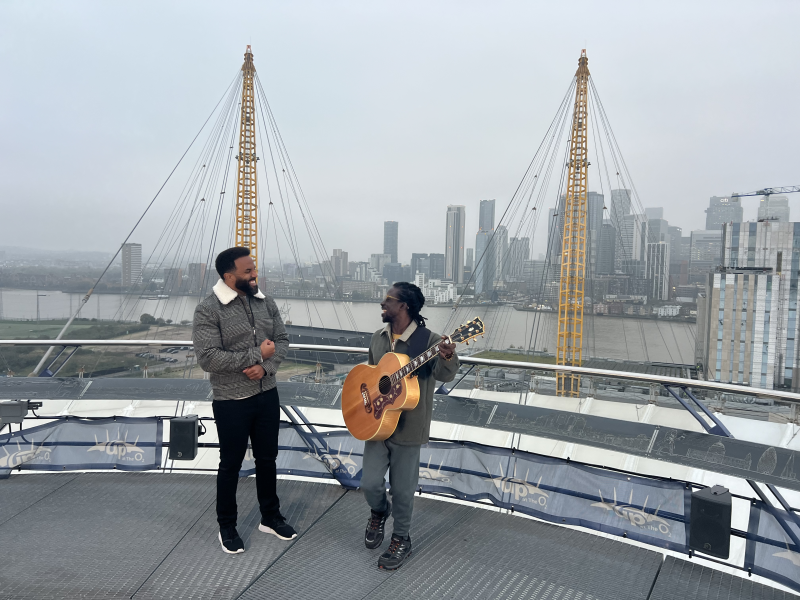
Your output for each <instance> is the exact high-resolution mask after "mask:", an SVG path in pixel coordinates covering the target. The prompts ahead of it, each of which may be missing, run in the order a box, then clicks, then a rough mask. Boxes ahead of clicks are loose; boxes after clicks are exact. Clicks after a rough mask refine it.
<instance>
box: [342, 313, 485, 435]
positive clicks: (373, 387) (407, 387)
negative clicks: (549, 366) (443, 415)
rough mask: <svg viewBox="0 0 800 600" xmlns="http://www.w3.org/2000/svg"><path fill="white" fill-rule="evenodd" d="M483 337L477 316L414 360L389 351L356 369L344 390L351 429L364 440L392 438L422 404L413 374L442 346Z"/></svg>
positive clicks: (437, 352) (432, 357)
mask: <svg viewBox="0 0 800 600" xmlns="http://www.w3.org/2000/svg"><path fill="white" fill-rule="evenodd" d="M483 334H484V328H483V321H481V319H480V317H476V318H475V319H473V320H472V321H470V322H469V323H467V324H466V325H462V326H461V327H459V328H458V329H456V330H455V331H454V332H453V334H452V335H450V336H449V337H448V338H446V339H445V340H442V341H441V342H439V343H438V344H434V345H433V346H431V347H430V348H428V349H427V350H426V351H425V352H423V353H422V354H420V355H419V356H417V357H416V358H414V359H413V360H412V359H410V358H409V357H408V356H406V355H405V354H399V353H397V352H387V353H386V354H384V355H383V357H382V358H381V360H380V361H379V362H378V364H377V365H356V366H355V367H353V370H352V371H350V373H349V374H348V375H347V378H346V379H345V380H344V386H343V387H342V415H343V416H344V422H345V425H347V429H349V430H350V433H351V434H353V437H355V438H356V439H359V440H364V441H366V440H373V441H381V440H385V439H387V438H388V437H390V436H391V435H392V434H393V433H394V430H395V429H396V428H397V422H398V421H399V420H400V415H401V414H402V413H403V411H405V410H413V409H414V408H416V407H417V403H418V402H419V382H418V381H417V378H416V377H413V376H412V377H409V375H411V374H412V373H413V372H414V371H416V370H417V369H419V368H420V367H421V366H422V365H424V364H425V363H427V362H428V361H429V360H433V359H434V358H435V357H436V356H438V355H439V346H440V345H441V344H442V343H444V342H447V343H451V344H452V343H455V344H460V343H466V344H467V345H469V340H471V339H473V338H475V337H477V336H479V335H483Z"/></svg>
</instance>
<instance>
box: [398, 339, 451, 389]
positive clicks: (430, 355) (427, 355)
mask: <svg viewBox="0 0 800 600" xmlns="http://www.w3.org/2000/svg"><path fill="white" fill-rule="evenodd" d="M448 341H449V340H448ZM441 345H442V342H439V343H438V344H434V345H433V346H431V347H430V348H428V349H427V350H425V352H423V353H422V354H420V355H419V356H417V357H416V358H414V359H412V360H411V361H410V362H409V363H408V364H407V365H406V366H405V367H402V368H401V369H399V370H397V371H395V372H394V373H392V374H391V375H390V376H389V377H390V379H391V380H392V383H397V382H398V381H400V380H401V379H403V378H404V377H407V376H408V375H410V374H411V373H413V372H414V371H416V370H417V369H419V368H420V367H421V366H422V365H424V364H425V363H426V362H428V361H430V360H433V359H434V358H436V356H437V355H438V354H439V346H441Z"/></svg>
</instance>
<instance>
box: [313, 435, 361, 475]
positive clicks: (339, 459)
mask: <svg viewBox="0 0 800 600" xmlns="http://www.w3.org/2000/svg"><path fill="white" fill-rule="evenodd" d="M325 450H326V452H323V453H322V454H315V453H314V452H307V453H306V454H304V455H303V459H304V460H305V459H307V458H313V459H315V460H318V461H320V462H321V463H323V464H324V465H325V466H326V467H327V468H328V469H329V470H330V471H331V472H332V473H337V472H338V473H342V474H345V473H346V474H348V475H350V476H351V477H352V476H353V475H355V474H356V472H357V471H358V464H357V463H356V461H354V460H353V458H352V457H353V450H352V449H351V450H350V452H349V453H348V454H342V444H341V442H340V443H339V449H338V450H336V451H331V448H330V446H328V445H327V442H326V444H325Z"/></svg>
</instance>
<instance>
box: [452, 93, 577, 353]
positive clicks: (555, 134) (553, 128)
mask: <svg viewBox="0 0 800 600" xmlns="http://www.w3.org/2000/svg"><path fill="white" fill-rule="evenodd" d="M573 85H574V82H573V83H571V84H570V89H568V90H567V93H566V94H565V95H564V97H563V99H562V101H561V102H560V105H559V108H558V111H557V112H556V115H555V116H554V117H553V119H552V121H551V123H550V126H549V127H548V130H547V133H546V135H545V136H544V138H543V139H542V141H541V142H540V144H539V147H538V149H537V151H536V153H535V154H534V156H533V158H532V159H531V161H530V163H529V165H528V167H527V169H526V171H525V173H524V175H523V177H522V180H521V181H520V183H519V184H518V186H517V188H516V190H515V192H514V194H513V195H512V198H511V200H510V201H509V203H508V205H507V206H506V209H505V211H504V212H503V215H502V216H501V218H500V220H499V221H498V224H497V225H498V226H499V225H503V226H505V227H507V229H509V230H512V231H513V232H514V233H515V234H516V235H519V234H520V232H522V231H524V229H523V228H524V227H525V225H524V223H525V222H526V219H527V218H528V217H527V214H528V212H534V211H533V210H531V211H527V210H526V207H527V206H530V199H531V198H532V197H533V194H535V193H536V192H539V194H538V196H536V200H535V203H534V207H533V208H535V209H536V211H535V212H536V214H535V216H533V217H531V219H532V222H533V226H534V229H535V223H536V222H538V219H539V215H540V214H541V212H542V211H541V208H542V198H543V195H542V194H541V192H540V190H542V189H544V188H543V186H542V184H543V179H545V178H544V177H543V174H544V173H546V172H548V173H549V171H547V165H548V162H551V157H552V151H551V149H552V147H553V145H555V144H558V143H560V136H559V132H560V129H561V124H562V122H563V121H564V119H565V115H566V108H567V106H568V101H569V97H570V95H571V89H572V87H573ZM544 187H545V188H546V185H545V186H544ZM517 217H518V218H519V222H517V225H516V227H514V226H513V225H512V220H514V219H516V218H517ZM496 236H497V227H495V231H494V232H493V234H492V236H491V238H490V240H489V242H488V244H487V251H486V252H483V253H482V254H481V255H479V256H476V257H475V264H474V266H473V270H472V273H471V275H470V278H469V279H468V281H467V282H466V283H465V287H464V290H467V289H468V288H469V286H470V285H471V284H473V285H474V284H475V282H476V276H477V274H479V273H483V269H487V270H488V271H489V276H490V277H489V278H491V279H492V280H493V279H494V275H495V274H496V273H495V271H496V270H497V265H496V262H497V259H498V256H497V255H496V254H495V253H494V248H495V244H496V242H497V239H496ZM508 252H510V249H509V250H508V251H507V252H506V254H505V255H503V256H500V257H499V258H500V260H501V261H503V260H507V257H508ZM490 259H491V261H492V262H493V263H495V264H489V262H490ZM486 295H488V294H486ZM462 296H463V294H462ZM461 301H462V298H461V297H459V298H458V299H457V301H456V305H455V306H454V310H453V311H451V314H450V317H449V319H448V321H447V323H446V325H445V329H447V330H449V329H450V328H451V327H452V325H453V324H454V323H455V322H456V321H457V320H463V319H464V318H465V317H467V316H468V314H469V313H471V312H472V310H473V309H469V308H466V307H461V306H460V304H461ZM506 310H507V309H506ZM509 314H510V313H508V312H506V313H503V311H502V310H500V311H493V310H490V311H487V313H486V315H484V319H485V320H487V321H488V322H487V330H488V331H489V332H490V336H492V332H495V333H494V334H493V335H494V337H490V338H489V340H488V341H487V345H491V341H492V340H493V339H500V338H499V337H497V336H498V334H497V331H498V330H500V331H502V330H504V329H505V327H504V325H503V322H504V321H507V319H508V315H509ZM493 320H496V321H497V322H496V323H492V321H493Z"/></svg>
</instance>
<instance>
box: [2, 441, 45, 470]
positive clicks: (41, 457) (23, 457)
mask: <svg viewBox="0 0 800 600" xmlns="http://www.w3.org/2000/svg"><path fill="white" fill-rule="evenodd" d="M3 453H4V456H0V469H14V468H16V467H18V466H20V465H21V464H23V463H26V462H30V461H32V460H33V459H34V458H35V459H36V460H37V461H39V462H49V461H50V450H47V449H46V448H45V447H44V446H41V445H39V446H37V445H36V444H35V443H33V442H31V445H30V447H28V446H24V447H23V446H22V445H20V443H19V441H17V451H16V452H9V451H8V448H7V447H6V446H3Z"/></svg>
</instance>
